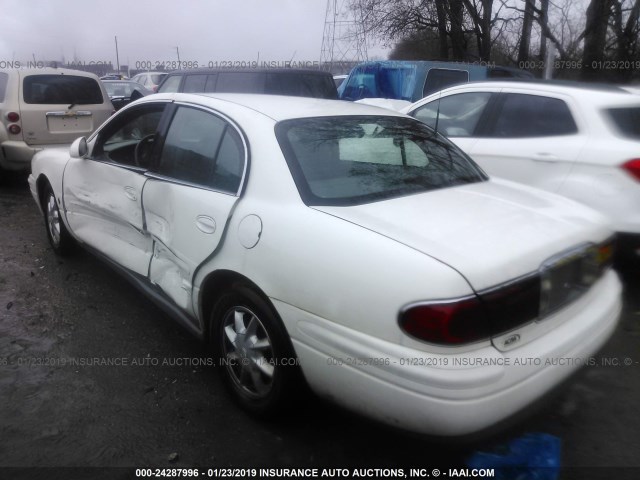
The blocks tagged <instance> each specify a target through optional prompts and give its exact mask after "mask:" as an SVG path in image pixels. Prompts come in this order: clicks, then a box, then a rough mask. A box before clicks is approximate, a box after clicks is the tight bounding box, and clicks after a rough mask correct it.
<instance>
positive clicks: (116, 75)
mask: <svg viewBox="0 0 640 480" xmlns="http://www.w3.org/2000/svg"><path fill="white" fill-rule="evenodd" d="M100 80H128V78H127V76H126V75H123V74H122V73H108V74H106V75H103V76H102V77H100Z"/></svg>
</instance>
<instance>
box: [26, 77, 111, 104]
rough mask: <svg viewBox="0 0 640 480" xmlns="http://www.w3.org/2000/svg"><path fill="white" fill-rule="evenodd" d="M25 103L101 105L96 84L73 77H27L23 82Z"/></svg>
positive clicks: (101, 100)
mask: <svg viewBox="0 0 640 480" xmlns="http://www.w3.org/2000/svg"><path fill="white" fill-rule="evenodd" d="M22 86H23V98H24V102H25V103H31V104H45V105H62V104H69V105H95V104H101V103H103V98H102V90H101V89H100V86H99V85H98V82H97V81H96V80H94V79H93V78H89V77H77V76H74V75H28V76H26V77H25V78H24V80H23V84H22Z"/></svg>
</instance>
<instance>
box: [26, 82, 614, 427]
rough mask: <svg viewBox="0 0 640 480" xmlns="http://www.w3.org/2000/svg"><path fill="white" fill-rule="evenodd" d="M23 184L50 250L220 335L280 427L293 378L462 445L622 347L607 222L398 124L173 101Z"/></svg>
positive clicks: (259, 406)
mask: <svg viewBox="0 0 640 480" xmlns="http://www.w3.org/2000/svg"><path fill="white" fill-rule="evenodd" d="M32 171H33V173H32V175H31V177H30V179H29V183H30V186H31V191H32V193H33V196H34V198H35V200H36V202H37V204H38V206H39V207H40V208H41V210H42V212H43V214H44V218H45V224H46V228H47V233H48V236H49V239H50V241H51V244H52V246H53V248H54V250H56V251H57V252H59V253H65V252H66V251H68V249H69V248H70V247H71V246H72V245H73V244H74V243H80V244H82V245H83V246H84V247H86V248H87V249H89V250H91V251H93V252H95V253H97V254H98V255H100V256H101V257H102V258H104V259H105V260H107V261H108V262H110V263H111V264H113V265H115V266H116V268H118V269H119V270H120V271H121V272H122V273H123V274H124V275H125V276H126V277H128V279H129V280H130V281H132V282H133V283H134V284H135V285H137V286H138V287H139V288H141V289H142V290H143V291H144V292H146V293H147V294H148V295H149V296H150V297H151V298H153V299H154V301H156V302H157V303H158V304H159V305H161V306H162V307H163V308H164V309H165V310H166V311H167V312H169V313H170V314H171V315H172V316H173V317H174V318H176V319H177V320H178V321H180V322H181V323H182V324H183V325H184V326H185V327H186V328H187V329H189V330H190V331H191V332H193V333H194V334H196V335H197V336H199V337H201V338H202V339H204V340H207V341H209V342H211V345H212V350H213V355H214V356H215V358H217V359H218V360H219V370H220V372H221V373H222V375H223V377H224V379H225V381H226V383H227V385H228V386H229V388H230V391H231V392H232V393H233V395H234V396H235V397H236V399H237V400H238V401H239V402H240V404H241V405H242V406H243V407H244V408H246V409H247V410H249V411H251V412H253V413H256V414H271V413H273V412H275V411H277V410H278V409H281V408H282V406H283V405H286V403H287V402H288V401H291V399H292V398H295V393H296V391H297V386H298V383H297V382H301V381H306V383H307V384H308V385H309V386H310V387H311V389H312V390H313V391H315V392H316V393H317V394H319V395H322V396H324V397H327V398H330V399H332V400H333V401H335V402H338V403H340V404H342V405H344V406H345V407H347V408H350V409H353V410H355V411H357V412H360V413H362V414H364V415H367V416H370V417H372V418H374V419H377V420H379V421H381V422H386V423H388V424H391V425H394V426H397V427H401V428H404V429H408V430H413V431H416V432H423V433H430V434H439V435H462V434H467V433H471V432H476V431H479V430H482V429H484V428H486V427H489V426H491V425H493V424H495V423H496V422H499V421H501V420H503V419H505V418H506V417H509V416H510V415H512V414H513V413H515V412H517V411H519V410H521V409H522V408H523V407H525V406H526V405H528V404H530V403H531V402H533V401H534V400H535V399H537V398H539V397H541V396H542V395H543V394H544V393H545V392H547V391H549V390H550V389H551V388H552V387H554V386H555V385H557V384H558V383H560V382H561V381H562V380H563V379H565V378H566V377H567V376H569V374H570V373H571V372H573V371H575V370H576V369H577V368H578V366H579V365H580V362H579V361H575V362H565V361H563V362H560V361H557V360H558V359H562V358H573V359H581V358H584V359H586V358H587V357H589V356H590V355H592V354H594V353H595V352H596V351H597V350H598V349H599V348H600V347H601V345H602V344H603V343H604V342H605V341H606V340H607V339H608V338H609V336H610V335H611V333H612V332H613V330H614V328H615V326H616V322H617V319H618V316H619V313H620V308H621V302H620V292H621V286H620V282H619V280H618V277H617V275H616V274H615V273H614V272H613V271H612V270H611V269H610V268H609V260H610V257H611V248H612V245H611V238H612V237H611V235H612V232H611V230H610V228H609V227H608V225H607V224H606V223H604V222H603V219H602V218H601V217H600V215H599V214H598V213H596V212H594V211H592V210H590V209H588V208H586V207H583V206H580V205H578V204H576V203H574V202H572V201H571V200H568V199H564V198H561V197H558V196H555V195H553V194H550V193H545V192H541V191H537V190H533V189H531V188H528V187H526V186H521V185H517V184H513V183H510V182H507V181H497V180H492V179H489V178H488V177H487V175H486V174H485V173H484V172H483V171H482V170H481V169H480V168H478V166H477V165H475V164H474V163H473V162H472V161H471V160H470V159H469V158H468V157H467V156H466V155H465V154H463V153H462V152H461V151H460V150H459V149H458V148H457V147H455V146H454V145H453V144H451V143H450V142H449V141H447V140H446V139H444V138H443V137H441V136H439V135H437V134H434V132H433V131H432V130H431V129H430V128H429V127H427V126H425V125H424V124H422V123H420V122H418V121H417V120H414V119H412V118H409V117H407V116H405V115H402V114H399V113H394V112H390V111H387V110H383V109H378V108H375V107H371V106H366V105H356V104H349V103H345V102H339V101H330V100H318V99H306V98H287V97H278V96H259V95H232V94H229V95H221V94H219V95H192V94H159V95H153V96H149V97H146V98H144V99H142V100H140V101H138V102H136V103H134V104H132V105H129V106H127V107H125V108H123V109H122V110H121V111H120V112H118V113H117V114H116V115H114V116H113V117H112V118H111V119H109V120H108V121H107V122H106V123H105V124H104V125H103V126H102V127H101V128H100V129H99V130H98V131H97V132H96V133H95V134H93V135H92V136H91V137H89V138H88V139H86V140H85V139H84V138H81V139H78V140H76V141H75V142H74V143H73V145H72V146H71V148H70V149H68V150H66V151H65V150H46V151H44V152H41V153H39V154H38V155H36V157H35V158H34V160H33V165H32Z"/></svg>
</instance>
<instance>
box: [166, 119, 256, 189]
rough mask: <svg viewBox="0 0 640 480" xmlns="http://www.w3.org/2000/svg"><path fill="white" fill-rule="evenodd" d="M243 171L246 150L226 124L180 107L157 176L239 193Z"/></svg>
mask: <svg viewBox="0 0 640 480" xmlns="http://www.w3.org/2000/svg"><path fill="white" fill-rule="evenodd" d="M243 170H244V146H243V144H242V140H241V138H240V136H239V134H238V133H237V132H236V131H235V129H234V128H233V127H231V125H229V123H228V122H226V121H225V120H223V119H221V118H219V117H217V116H215V115H213V114H212V113H209V112H205V111H203V110H199V109H196V108H190V107H178V110H177V112H176V113H175V115H174V117H173V120H172V122H171V126H170V127H169V131H168V132H167V137H166V140H165V142H164V147H163V150H162V154H161V157H160V164H159V165H158V169H157V173H159V174H160V175H164V176H167V177H171V178H175V179H176V180H180V181H184V182H188V183H192V184H195V185H201V186H204V187H209V188H212V189H215V190H219V191H223V192H228V193H236V192H237V191H238V187H239V185H240V180H241V178H242V172H243Z"/></svg>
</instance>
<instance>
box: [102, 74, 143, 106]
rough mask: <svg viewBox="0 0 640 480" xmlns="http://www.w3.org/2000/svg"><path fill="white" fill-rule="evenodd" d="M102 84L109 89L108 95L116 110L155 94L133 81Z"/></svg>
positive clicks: (109, 81) (112, 81)
mask: <svg viewBox="0 0 640 480" xmlns="http://www.w3.org/2000/svg"><path fill="white" fill-rule="evenodd" d="M102 84H103V85H104V87H105V88H106V89H107V94H108V95H109V98H110V99H111V103H112V104H113V108H115V109H116V110H120V109H121V108H122V107H124V106H125V105H128V104H129V103H131V102H135V101H136V100H138V99H139V98H142V97H146V96H147V95H151V94H152V93H153V92H152V91H151V90H149V89H148V88H146V87H145V86H143V85H140V84H139V83H138V82H134V81H132V80H102Z"/></svg>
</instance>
